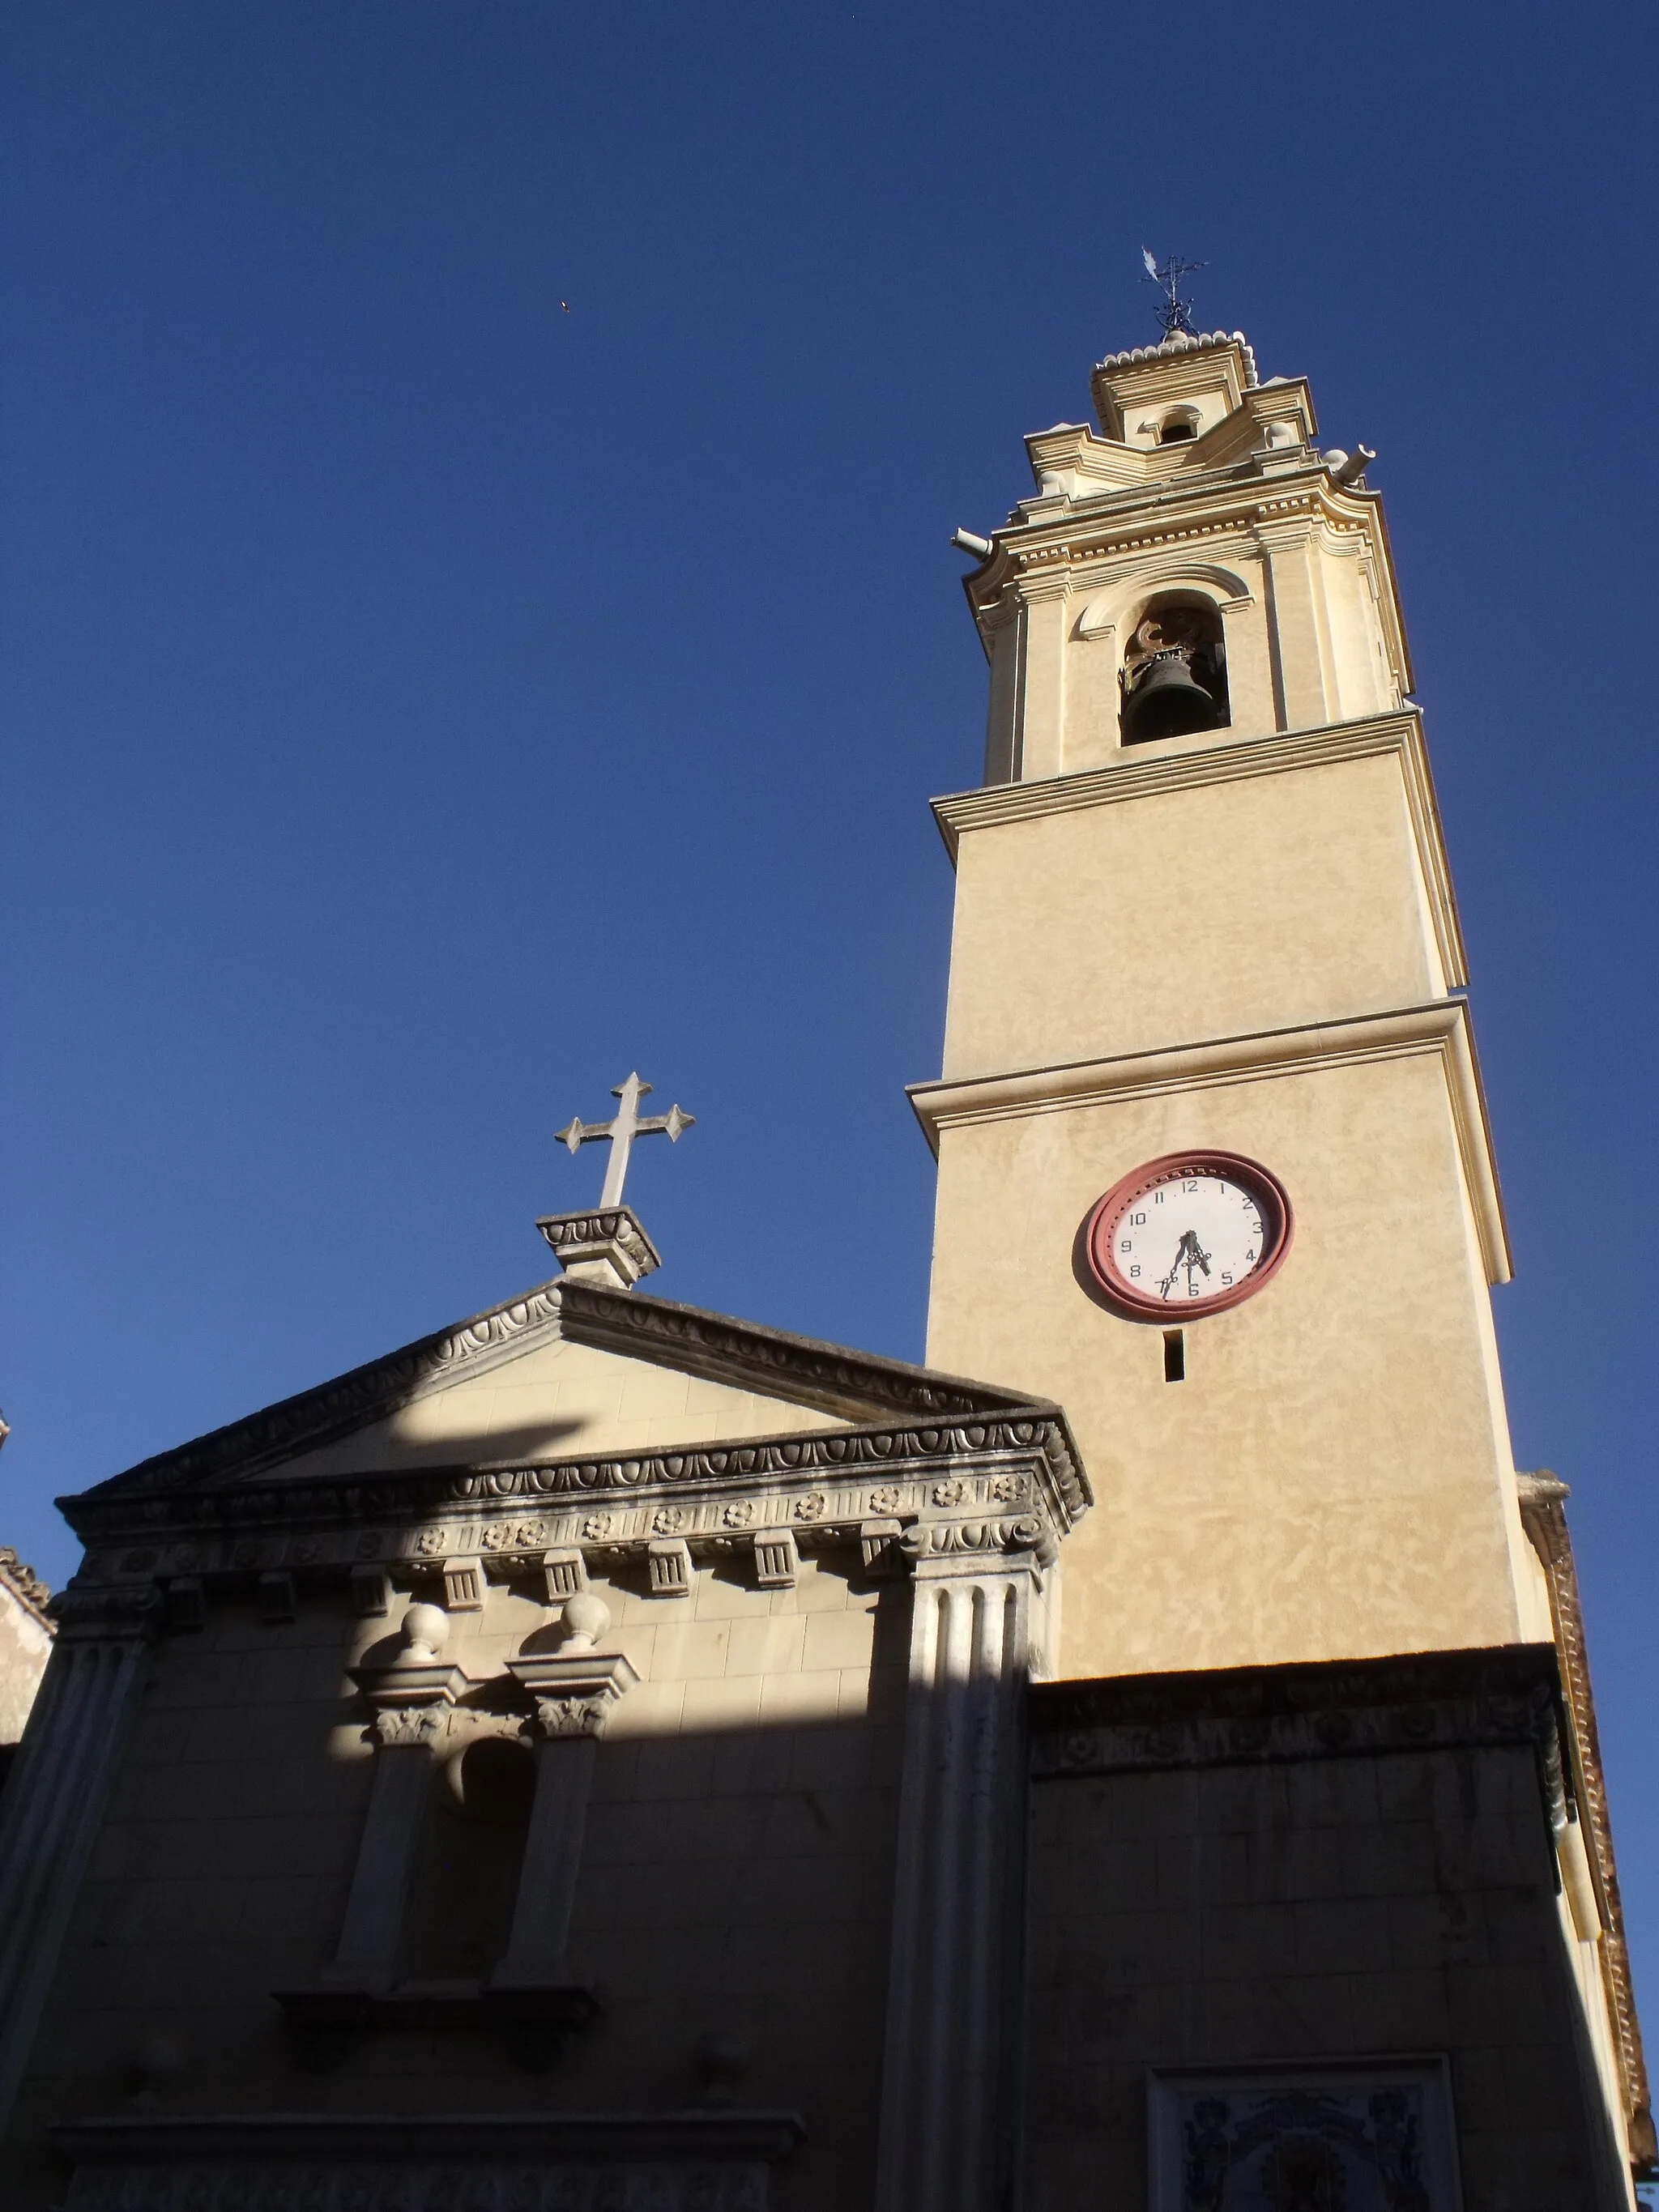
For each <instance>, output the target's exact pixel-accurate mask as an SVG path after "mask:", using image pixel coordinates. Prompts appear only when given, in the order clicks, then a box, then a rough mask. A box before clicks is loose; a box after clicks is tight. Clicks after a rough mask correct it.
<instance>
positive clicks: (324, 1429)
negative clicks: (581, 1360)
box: [58, 1283, 562, 1526]
mask: <svg viewBox="0 0 1659 2212" xmlns="http://www.w3.org/2000/svg"><path fill="white" fill-rule="evenodd" d="M561 1295H562V1286H561V1285H559V1284H557V1283H540V1284H538V1285H537V1286H536V1288H535V1289H534V1290H532V1291H525V1292H524V1293H523V1294H522V1296H520V1297H516V1298H505V1299H503V1300H502V1302H501V1304H499V1305H495V1306H489V1307H488V1308H486V1310H484V1311H483V1313H479V1314H474V1315H473V1316H471V1319H470V1320H468V1321H463V1322H456V1323H455V1324H454V1325H453V1327H452V1328H445V1329H437V1330H435V1331H434V1333H433V1334H431V1335H430V1336H422V1337H419V1338H417V1339H416V1341H415V1342H414V1343H413V1344H405V1345H403V1346H400V1347H399V1349H398V1350H397V1351H396V1352H387V1353H386V1354H385V1355H384V1357H382V1358H379V1359H371V1360H369V1361H368V1362H367V1363H366V1364H364V1365H363V1366H362V1367H354V1368H352V1369H351V1370H349V1372H348V1373H346V1374H344V1375H337V1376H334V1377H333V1378H332V1379H331V1381H329V1382H326V1383H319V1384H318V1385H317V1387H316V1388H315V1389H310V1390H301V1391H300V1392H299V1393H298V1394H297V1395H295V1396H294V1397H292V1398H283V1399H279V1400H278V1401H277V1402H276V1404H275V1405H274V1406H265V1407H262V1408H261V1409H260V1411H259V1412H258V1413H249V1414H247V1415H246V1416H245V1417H244V1418H243V1419H240V1420H238V1421H232V1422H229V1423H228V1424H227V1425H226V1426H225V1427H223V1428H221V1429H213V1430H210V1431H209V1432H208V1434H207V1435H206V1436H203V1437H196V1438H194V1439H193V1440H192V1441H191V1443H185V1444H179V1445H178V1446H176V1447H175V1448H174V1449H173V1450H171V1451H165V1452H158V1453H156V1454H155V1456H154V1457H153V1458H150V1459H146V1460H141V1461H140V1462H138V1464H137V1466H136V1467H133V1468H128V1469H127V1471H126V1472H125V1474H117V1475H112V1476H111V1478H110V1480H108V1481H107V1482H104V1483H100V1484H99V1486H98V1488H97V1490H96V1491H88V1492H85V1493H84V1495H85V1496H87V1497H88V1498H90V1497H95V1496H98V1495H100V1494H102V1493H106V1492H112V1491H114V1490H117V1489H120V1490H127V1491H139V1490H162V1489H174V1488H177V1487H178V1486H180V1485H181V1484H188V1483H207V1482H215V1481H222V1480H226V1479H227V1478H234V1477H236V1476H240V1475H245V1474H256V1473H258V1471H259V1470H260V1469H261V1468H268V1467H271V1466H274V1465H275V1464H276V1463H277V1462H280V1461H282V1460H284V1459H289V1458H292V1457H293V1455H295V1453H296V1452H301V1451H310V1450H314V1449H316V1448H317V1447H318V1446H319V1445H321V1444H325V1443H333V1442H335V1441H336V1440H337V1438H339V1437H346V1436H349V1435H351V1434H352V1432H353V1431H355V1430H357V1429H361V1428H362V1427H364V1426H365V1425H367V1424H368V1422H370V1421H375V1420H380V1419H384V1418H385V1417H386V1415H387V1414H390V1413H397V1412H398V1411H399V1410H400V1409H401V1408H402V1407H404V1406H407V1405H409V1404H410V1403H411V1402H412V1401H414V1400H415V1399H416V1398H422V1397H424V1396H426V1395H427V1394H428V1392H429V1391H433V1390H442V1389H447V1387H448V1385H449V1384H450V1383H453V1381H454V1380H455V1379H456V1377H457V1376H458V1375H459V1374H461V1373H462V1372H465V1374H467V1375H468V1376H472V1375H479V1374H484V1373H486V1372H488V1370H489V1369H490V1368H491V1367H494V1366H497V1365H499V1364H501V1361H503V1360H505V1359H511V1358H513V1357H514V1356H515V1355H516V1354H517V1353H519V1352H523V1351H526V1350H528V1349H530V1348H531V1347H532V1346H535V1345H538V1344H543V1343H545V1342H547V1341H548V1340H550V1338H553V1337H556V1336H557V1335H558V1334H559V1300H560V1297H561ZM76 1502H77V1501H76V1500H75V1499H73V1498H59V1499H58V1505H59V1507H60V1508H61V1509H62V1510H64V1512H65V1513H68V1512H69V1509H70V1506H71V1505H72V1504H76ZM70 1522H71V1526H73V1525H74V1521H73V1516H70Z"/></svg>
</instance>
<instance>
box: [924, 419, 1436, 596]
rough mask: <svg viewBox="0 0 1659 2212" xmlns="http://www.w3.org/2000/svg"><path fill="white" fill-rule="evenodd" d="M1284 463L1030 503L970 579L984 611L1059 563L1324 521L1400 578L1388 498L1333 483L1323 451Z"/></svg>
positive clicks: (1276, 532) (1292, 534) (1276, 534)
mask: <svg viewBox="0 0 1659 2212" xmlns="http://www.w3.org/2000/svg"><path fill="white" fill-rule="evenodd" d="M1282 459H1283V461H1284V463H1285V464H1286V466H1285V473H1284V474H1282V475H1279V474H1276V475H1275V476H1274V477H1272V478H1271V479H1264V478H1263V477H1261V475H1260V474H1259V473H1258V472H1257V471H1255V470H1254V469H1252V470H1251V471H1249V473H1245V472H1244V471H1243V467H1242V465H1238V464H1228V465H1225V466H1221V467H1217V468H1214V469H1210V470H1204V471H1194V474H1193V476H1192V477H1188V478H1182V477H1174V478H1160V479H1158V481H1157V483H1156V484H1155V485H1154V484H1149V485H1147V486H1146V487H1144V488H1140V487H1134V488H1130V489H1123V490H1119V491H1110V492H1101V493H1098V494H1095V495H1091V496H1090V497H1088V498H1086V499H1079V500H1077V501H1060V500H1058V499H1043V500H1038V501H1028V502H1027V507H1029V508H1030V510H1031V512H1030V513H1024V511H1022V513H1021V516H1020V518H1019V519H1017V520H1014V521H1012V523H1010V524H1008V525H1007V526H1005V527H1004V528H1003V529H1001V530H1000V531H998V532H996V534H995V538H994V549H995V550H994V551H993V553H992V554H991V555H990V556H988V558H987V560H986V561H985V562H983V563H982V565H981V567H979V568H975V569H972V570H970V571H969V573H968V574H967V575H965V576H964V577H963V586H964V588H965V589H966V591H967V592H968V597H969V603H970V605H972V606H973V607H974V609H975V613H976V615H978V616H980V617H981V618H982V617H983V616H984V614H985V612H986V611H987V608H988V607H989V606H991V605H994V604H995V603H996V601H997V600H998V599H1000V596H1001V594H1002V592H1003V590H1004V588H1005V586H1010V585H1013V586H1018V587H1019V588H1020V589H1021V590H1022V591H1023V590H1024V589H1026V588H1028V587H1029V585H1030V582H1031V581H1033V580H1036V578H1038V577H1040V576H1043V575H1045V574H1047V573H1048V572H1050V571H1053V572H1054V573H1056V574H1059V575H1061V576H1064V575H1066V574H1071V573H1073V572H1074V571H1076V570H1077V569H1078V568H1081V567H1083V566H1085V564H1089V563H1099V562H1106V563H1110V562H1122V561H1125V560H1127V559H1130V558H1133V556H1140V555H1144V554H1145V553H1146V552H1147V551H1149V550H1152V549H1154V548H1158V547H1166V546H1171V545H1177V546H1184V545H1186V544H1203V543H1205V542H1206V541H1207V540H1211V539H1214V538H1231V539H1234V540H1242V541H1243V543H1245V544H1249V545H1251V546H1253V547H1255V548H1257V549H1261V548H1262V547H1265V546H1266V545H1267V544H1270V543H1278V542H1279V541H1280V540H1285V541H1293V540H1295V539H1297V538H1302V537H1305V536H1306V535H1307V533H1308V532H1310V531H1312V530H1313V529H1315V528H1316V527H1322V528H1323V529H1324V530H1325V531H1327V532H1329V533H1331V534H1333V535H1334V536H1335V537H1338V538H1341V537H1345V536H1348V535H1352V536H1354V537H1356V538H1363V539H1364V540H1365V541H1366V542H1368V543H1369V544H1370V545H1371V547H1372V548H1373V550H1375V552H1376V557H1377V559H1378V561H1379V563H1380V565H1381V568H1382V571H1383V574H1386V575H1388V576H1389V580H1390V584H1392V579H1393V569H1392V565H1391V562H1390V558H1389V549H1388V539H1387V536H1386V533H1385V532H1384V531H1383V525H1382V502H1381V500H1380V498H1379V496H1378V495H1377V494H1376V493H1375V492H1356V491H1353V490H1352V489H1349V488H1348V487H1346V486H1338V485H1336V484H1334V483H1333V481H1332V478H1331V474H1330V471H1329V469H1328V466H1327V465H1326V464H1325V463H1324V462H1323V461H1322V459H1320V458H1319V456H1318V455H1316V454H1310V455H1309V456H1308V457H1307V458H1305V459H1300V460H1298V459H1296V458H1295V457H1294V456H1293V455H1286V456H1284V457H1282Z"/></svg>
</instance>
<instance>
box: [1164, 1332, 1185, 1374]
mask: <svg viewBox="0 0 1659 2212" xmlns="http://www.w3.org/2000/svg"><path fill="white" fill-rule="evenodd" d="M1186 1380H1187V1332H1186V1331H1185V1329H1180V1328H1166V1329H1165V1330H1164V1381H1165V1382H1166V1383H1184V1382H1185V1381H1186Z"/></svg>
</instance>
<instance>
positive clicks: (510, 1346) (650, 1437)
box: [89, 1278, 1026, 1497]
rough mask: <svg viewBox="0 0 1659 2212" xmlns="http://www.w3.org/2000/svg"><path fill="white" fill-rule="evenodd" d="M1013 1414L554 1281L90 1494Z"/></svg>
mask: <svg viewBox="0 0 1659 2212" xmlns="http://www.w3.org/2000/svg"><path fill="white" fill-rule="evenodd" d="M1025 1402H1026V1401H1025V1398H1024V1394H1022V1393H1019V1392H1015V1391H1007V1390H1000V1389H995V1388H993V1387H991V1386H988V1385H983V1384H980V1383H970V1382H964V1381H963V1380H961V1379H959V1378H957V1377H956V1376H946V1375H939V1374H936V1373H935V1372H933V1370H931V1369H927V1368H923V1367H915V1366H911V1365H908V1364H906V1363H905V1362H903V1361H900V1360H890V1359H883V1358H878V1357H876V1356H875V1355H873V1354H871V1353H866V1352H855V1351H852V1350H849V1349H848V1348H847V1347H846V1346H840V1345H832V1344H824V1343H820V1342H818V1341H817V1340H814V1339H811V1338H809V1337H801V1336H795V1335H792V1334H788V1333H787V1332H785V1331H782V1330H776V1329H769V1328H762V1327H760V1326H758V1325H757V1324H756V1323H754V1322H743V1321H737V1320H734V1319H732V1317H731V1316H727V1315H724V1314H715V1313H710V1312H708V1311H706V1310H704V1309H702V1308H701V1307H696V1306H686V1305H677V1304H670V1303H669V1302H668V1301H666V1300H665V1299H661V1298H649V1297H641V1294H640V1293H639V1292H638V1291H619V1290H611V1289H608V1288H605V1287H601V1286H600V1285H596V1284H593V1283H591V1282H577V1281H574V1280H572V1279H568V1278H567V1279H563V1280H560V1281H556V1282H551V1283H544V1284H541V1285H538V1287H537V1288H536V1289H534V1290H532V1291H526V1293H525V1294H524V1295H523V1296H522V1297H518V1298H513V1299H508V1300H505V1301H503V1303H502V1304H500V1305H496V1306H492V1307H490V1308H489V1310H487V1311H485V1312H483V1313H481V1314H475V1315H473V1316H471V1318H470V1319H468V1320H466V1321H464V1322H459V1323H457V1324H456V1325H455V1326H453V1328H447V1329H441V1330H438V1331H436V1332H435V1333H434V1334H432V1335H430V1336H427V1337H422V1338H421V1339H420V1340H418V1341H417V1342H416V1343H414V1344H410V1345H404V1346H402V1347H400V1349H398V1351H396V1352H390V1353H388V1354H387V1355H386V1357H385V1358H381V1359H378V1360H372V1361H370V1362H368V1364H366V1365H364V1366H362V1367H358V1368H354V1369H353V1370H350V1371H349V1373H347V1374H345V1375H342V1376H336V1377H335V1378H334V1379H333V1380H331V1381H330V1382H327V1383H322V1384H320V1385H319V1386H318V1387H317V1388H316V1389H312V1390H307V1391H302V1392H301V1393H300V1395H297V1396H295V1397H293V1398H287V1399H283V1400H282V1401H280V1402H279V1403H278V1404H276V1405H274V1406H268V1407H264V1408H263V1409H262V1410H261V1411H260V1412H258V1413H253V1414H251V1415H249V1416H248V1417H247V1418H246V1419H243V1420H240V1421H235V1422H232V1423H230V1424H229V1425H228V1426H226V1427H224V1428H222V1429H216V1430H214V1431H212V1432H211V1433H210V1434H209V1435H207V1436H204V1437H197V1439H195V1440H194V1441H193V1442H192V1443H187V1444H183V1445H180V1446H179V1447H178V1448H177V1449H174V1450H173V1451H169V1452H162V1453H160V1454H158V1455H156V1456H155V1457H154V1458H152V1459H148V1460H145V1461H143V1462H141V1463H140V1464H139V1465H138V1466H137V1467H135V1468H131V1469H130V1470H129V1471H128V1472H127V1473H126V1474H120V1475H117V1476H115V1477H114V1478H112V1480H110V1481H109V1482H106V1483H103V1484H100V1486H98V1489H97V1491H95V1492H92V1493H89V1494H90V1495H93V1496H99V1497H108V1496H111V1495H112V1494H113V1493H118V1492H128V1493H131V1492H139V1491H151V1492H161V1491H165V1492H177V1491H179V1490H188V1489H199V1488H210V1489H220V1488H224V1487H226V1486H234V1485H236V1484H238V1483H240V1482H246V1481H250V1480H254V1479H256V1478H257V1479H258V1480H260V1481H261V1482H262V1483H268V1482H269V1481H270V1480H271V1479H272V1477H273V1476H275V1477H276V1480H285V1479H290V1478H291V1479H293V1480H307V1479H309V1478H313V1477H319V1476H331V1475H347V1474H351V1475H356V1474H362V1475H369V1474H397V1473H398V1472H399V1471H403V1470H407V1471H409V1472H410V1473H413V1472H415V1471H416V1470H417V1469H421V1468H435V1467H457V1466H470V1467H499V1466H504V1465H508V1464H511V1463H513V1462H521V1461H528V1462H547V1461H552V1460H562V1459H568V1458H575V1457H581V1456H585V1455H596V1456H602V1457H605V1458H607V1459H613V1458H616V1457H617V1456H618V1455H624V1454H628V1453H631V1452H639V1453H647V1452H649V1453H654V1452H660V1451H664V1450H672V1449H678V1448H680V1447H682V1446H684V1447H690V1448H695V1447H698V1446H706V1445H708V1444H712V1443H739V1442H742V1441H744V1440H745V1439H747V1438H750V1437H779V1436H788V1435H791V1434H807V1433H812V1432H822V1431H825V1430H830V1429H837V1428H845V1427H848V1426H853V1425H860V1424H867V1423H869V1422H872V1421H880V1420H884V1419H890V1418H891V1417H893V1416H897V1417H899V1418H900V1419H934V1420H937V1419H945V1418H949V1417H951V1416H953V1415H955V1416H961V1415H968V1414H974V1413H992V1412H996V1411H1000V1410H1006V1409H1010V1408H1012V1407H1018V1406H1020V1405H1022V1404H1024V1403H1025Z"/></svg>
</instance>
